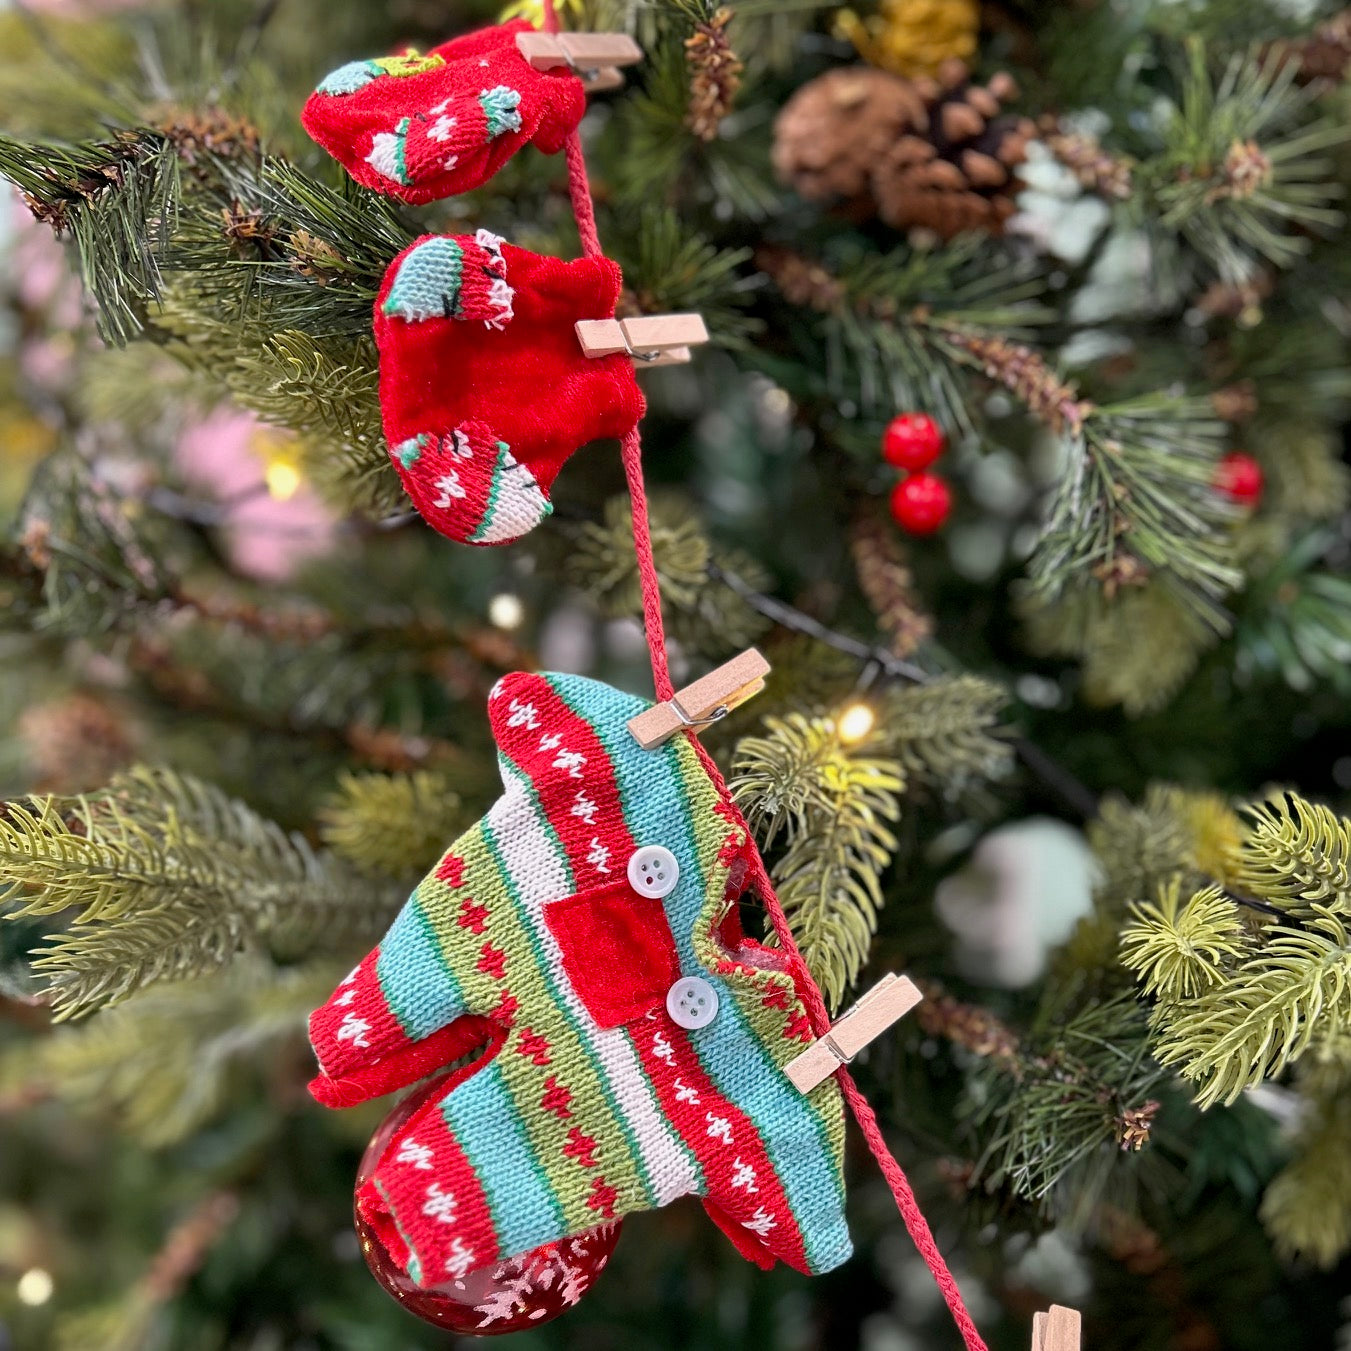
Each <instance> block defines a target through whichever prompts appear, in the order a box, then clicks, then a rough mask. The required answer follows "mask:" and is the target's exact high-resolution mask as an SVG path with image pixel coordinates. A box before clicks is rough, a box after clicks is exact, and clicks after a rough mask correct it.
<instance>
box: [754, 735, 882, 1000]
mask: <svg viewBox="0 0 1351 1351" xmlns="http://www.w3.org/2000/svg"><path fill="white" fill-rule="evenodd" d="M866 749H867V743H863V744H860V745H859V746H846V745H845V744H844V743H843V742H842V741H841V740H840V736H839V733H838V731H837V730H836V727H835V724H834V723H833V722H831V721H829V720H828V719H824V718H808V717H806V716H805V715H803V714H801V713H797V714H792V715H790V716H789V717H787V718H783V719H779V718H767V719H766V720H765V735H763V736H746V737H742V738H741V740H740V741H739V742H738V743H737V747H736V756H735V758H734V760H733V763H732V776H733V777H732V791H733V794H734V795H735V797H736V799H737V801H738V802H739V803H740V804H741V806H742V808H743V810H744V811H745V813H746V817H747V820H748V821H749V822H750V824H751V826H752V828H753V829H755V830H757V832H758V834H759V836H760V839H761V841H762V842H763V843H764V844H765V845H766V846H769V845H772V844H774V843H775V842H776V841H778V839H779V837H780V836H782V838H783V851H782V853H781V854H780V856H779V858H778V859H777V860H776V861H775V863H774V864H773V866H772V868H771V870H770V871H771V876H772V877H773V880H774V884H775V887H776V889H777V890H778V893H779V900H780V901H781V902H782V903H783V908H784V913H785V914H786V915H787V917H788V922H789V925H790V927H791V928H792V930H793V937H794V938H795V939H796V940H797V945H798V947H799V949H800V950H801V952H802V955H803V957H804V958H805V959H806V962H807V966H808V968H809V969H810V970H811V973H812V975H813V976H814V977H815V979H816V981H817V983H818V984H819V985H820V986H821V990H822V993H823V994H824V995H825V998H826V1003H827V1004H828V1005H830V1006H831V1007H832V1008H834V1007H838V1006H839V1004H840V1003H841V1001H842V1000H843V999H844V997H845V994H846V993H847V991H848V989H849V987H850V986H851V985H852V984H853V982H854V981H855V980H856V979H857V978H858V974H859V972H860V971H861V970H862V969H863V966H864V964H865V963H866V962H867V960H868V952H869V949H870V947H871V945H872V937H873V934H874V933H875V932H876V929H877V914H878V911H879V910H880V908H881V906H882V887H881V876H882V872H883V870H884V869H885V868H886V867H887V865H888V864H889V863H890V861H891V856H892V854H893V852H894V851H895V849H896V837H895V835H894V834H893V833H892V831H891V829H890V827H889V825H888V822H894V821H896V820H897V819H898V818H899V816H900V802H899V797H900V793H901V790H902V788H903V787H904V784H905V780H904V776H903V774H902V771H901V766H900V764H899V763H898V762H896V761H894V760H890V759H885V758H882V757H879V756H875V755H870V754H866V753H865V750H866Z"/></svg>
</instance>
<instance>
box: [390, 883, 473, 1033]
mask: <svg viewBox="0 0 1351 1351" xmlns="http://www.w3.org/2000/svg"><path fill="white" fill-rule="evenodd" d="M375 974H376V977H377V979H378V980H379V981H380V989H381V991H382V992H383V993H384V996H385V1002H386V1003H387V1004H388V1005H389V1007H390V1010H391V1011H392V1012H393V1014H394V1016H395V1017H396V1018H397V1019H398V1020H399V1026H400V1027H402V1028H403V1031H404V1035H405V1036H406V1037H408V1038H409V1040H411V1041H421V1040H422V1038H423V1037H430V1036H431V1034H432V1033H433V1032H439V1031H440V1030H441V1029H442V1028H443V1027H446V1026H448V1025H449V1024H450V1023H452V1022H453V1021H454V1020H455V1019H456V1018H458V1017H459V1016H460V1015H461V1014H462V1013H466V1012H468V1010H467V1009H466V1008H465V1003H464V996H463V995H462V994H461V992H460V989H459V986H458V985H457V984H456V982H455V977H454V975H453V974H452V972H451V970H450V967H449V966H448V965H447V964H446V961H445V958H444V956H443V954H442V952H441V945H440V944H439V943H438V942H437V941H436V935H435V933H434V932H433V930H432V926H431V922H430V921H429V920H428V918H427V916H426V914H425V912H424V911H423V909H422V904H421V902H420V901H419V900H418V896H417V892H414V893H413V894H412V895H411V896H410V897H409V898H408V902H407V904H406V905H405V906H404V907H403V909H402V910H400V911H399V913H398V916H397V917H396V918H395V920H394V923H393V924H391V925H390V928H389V932H388V933H387V934H386V935H385V937H384V940H383V941H382V942H381V944H380V955H379V956H378V957H377V958H376V960H375Z"/></svg>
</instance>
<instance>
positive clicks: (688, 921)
mask: <svg viewBox="0 0 1351 1351" xmlns="http://www.w3.org/2000/svg"><path fill="white" fill-rule="evenodd" d="M546 679H547V680H548V681H549V683H550V684H551V685H552V686H553V687H554V689H555V690H556V691H557V692H558V694H559V695H560V697H562V699H563V700H564V702H565V703H567V704H568V706H569V707H570V708H572V710H573V711H574V712H575V713H576V714H577V715H578V716H579V717H583V718H585V719H586V720H587V722H589V723H591V724H592V725H593V726H594V728H595V731H596V735H597V736H598V738H599V739H600V741H601V744H602V745H603V746H604V747H605V749H606V752H607V753H608V755H609V758H610V763H611V765H612V766H613V769H614V773H615V778H616V780H617V782H618V784H619V792H620V800H621V802H622V804H623V807H624V816H625V819H626V821H627V822H628V827H629V832H630V834H632V836H633V838H634V840H635V841H636V842H637V843H638V844H639V845H644V844H662V845H665V846H666V848H668V849H669V850H671V852H672V853H673V854H674V855H675V856H676V862H677V863H678V864H679V866H680V881H679V883H678V884H677V886H676V889H675V891H674V892H672V893H671V895H669V896H667V897H666V899H665V901H664V904H665V906H666V914H667V917H668V919H669V920H670V922H671V931H672V933H673V934H674V935H675V941H676V950H677V952H678V953H679V955H680V969H681V971H682V972H683V973H684V974H686V975H698V976H701V977H703V979H705V980H706V981H708V983H709V984H710V985H712V986H713V988H714V990H715V991H716V992H717V995H718V1000H719V1006H718V1016H717V1017H716V1018H715V1019H714V1020H713V1022H712V1023H710V1024H709V1025H708V1026H707V1027H704V1028H700V1029H698V1030H696V1031H693V1032H691V1033H690V1044H691V1045H692V1046H693V1047H694V1049H695V1051H696V1053H697V1054H698V1057H699V1061H700V1064H701V1065H702V1066H703V1068H704V1071H705V1073H707V1075H708V1077H709V1078H710V1079H711V1080H712V1082H713V1084H714V1085H715V1087H716V1088H717V1089H718V1091H719V1092H720V1093H721V1094H722V1095H723V1096H724V1097H726V1098H729V1099H730V1100H731V1101H732V1102H734V1103H736V1105H737V1106H738V1107H740V1108H741V1110H742V1111H744V1112H745V1113H746V1115H747V1116H749V1117H750V1118H751V1119H752V1120H753V1121H755V1122H756V1123H757V1124H759V1125H760V1127H761V1134H762V1138H763V1139H764V1142H765V1146H766V1149H767V1151H768V1153H769V1157H770V1160H771V1162H772V1163H773V1165H774V1167H775V1170H776V1172H777V1173H778V1176H779V1180H780V1182H781V1183H782V1185H783V1188H784V1191H785V1192H786V1193H787V1196H788V1202H789V1205H790V1206H791V1207H792V1209H793V1213H794V1216H795V1218H796V1220H797V1222H798V1226H799V1228H800V1229H801V1231H802V1237H803V1242H804V1244H805V1246H806V1251H807V1260H808V1263H809V1264H810V1266H811V1268H812V1270H814V1271H828V1270H830V1269H831V1268H832V1267H835V1266H838V1265H839V1264H840V1263H841V1262H843V1261H844V1260H845V1259H846V1258H847V1257H848V1256H849V1254H850V1253H851V1252H852V1251H853V1245H852V1244H851V1242H850V1239H849V1231H848V1228H847V1226H846V1225H845V1223H844V1218H843V1208H844V1206H843V1202H844V1197H843V1183H842V1179H841V1178H840V1176H839V1171H838V1170H837V1169H836V1168H835V1166H834V1154H833V1151H832V1149H831V1146H830V1142H829V1140H828V1139H827V1137H826V1133H825V1130H824V1126H823V1123H822V1121H821V1119H820V1117H818V1116H817V1114H816V1113H815V1112H814V1111H813V1110H812V1108H811V1106H810V1104H809V1103H808V1102H807V1100H806V1099H805V1098H804V1097H803V1096H802V1095H801V1094H800V1093H798V1091H797V1090H796V1089H795V1088H793V1086H792V1085H791V1084H790V1083H789V1081H788V1079H787V1078H786V1077H785V1075H784V1073H783V1071H782V1070H781V1069H780V1068H779V1067H778V1066H777V1065H776V1064H775V1063H774V1061H773V1060H772V1059H771V1058H770V1055H769V1053H768V1051H767V1050H766V1049H765V1048H764V1046H763V1045H762V1044H761V1042H760V1041H759V1039H758V1038H757V1037H756V1036H755V1033H754V1032H753V1031H752V1030H751V1028H750V1026H749V1025H748V1024H747V1023H746V1021H745V1019H744V1017H743V1016H742V1014H741V1011H740V1009H739V1008H738V1007H737V1003H736V1000H735V998H734V997H733V995H732V991H731V990H730V988H729V987H728V985H727V983H726V982H725V981H724V980H723V979H722V978H721V977H720V976H718V975H716V974H715V973H714V972H712V971H710V970H708V969H707V968H706V967H702V966H701V965H700V964H699V962H698V960H697V959H696V957H695V955H694V943H693V931H694V925H695V923H696V921H697V920H698V918H699V915H700V913H701V911H702V910H703V905H704V897H705V891H706V887H707V878H706V877H705V875H704V869H703V866H702V863H701V860H700V858H699V851H698V847H697V845H696V842H695V838H694V831H693V821H692V818H691V805H690V802H689V800H688V798H687V797H686V794H685V788H684V780H683V776H682V774H681V770H680V765H679V761H678V759H677V750H676V743H675V742H670V743H668V744H667V745H665V746H663V747H662V748H660V749H659V750H655V751H645V750H643V749H642V748H641V747H640V746H639V745H638V743H637V741H635V740H634V739H633V737H632V736H631V735H630V734H629V731H628V720H629V719H630V718H631V717H633V716H635V715H636V714H638V713H641V712H642V711H643V710H644V709H645V708H647V706H648V705H647V703H646V702H645V701H644V700H641V699H638V698H635V697H633V696H629V695H624V694H622V693H621V692H619V691H617V690H612V689H610V688H609V687H608V686H604V685H601V684H600V683H599V682H593V681H586V680H583V679H581V678H579V677H575V676H571V677H570V676H555V675H548V676H546ZM700 772H701V773H702V770H700Z"/></svg>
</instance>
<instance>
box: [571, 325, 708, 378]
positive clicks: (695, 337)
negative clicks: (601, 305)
mask: <svg viewBox="0 0 1351 1351" xmlns="http://www.w3.org/2000/svg"><path fill="white" fill-rule="evenodd" d="M576 328H577V340H578V341H579V342H580V343H581V344H582V351H583V353H585V355H587V356H589V357H606V356H613V355H614V353H616V352H627V353H628V354H629V355H630V356H631V357H632V358H633V359H634V361H640V362H642V363H643V364H644V365H647V366H674V365H676V364H677V363H679V362H685V361H688V360H689V359H690V348H691V347H693V346H695V345H696V344H697V343H703V342H707V341H708V329H707V328H706V327H705V325H704V316H703V315H702V314H646V315H641V316H639V317H638V318H636V319H581V320H578V322H577V325H576Z"/></svg>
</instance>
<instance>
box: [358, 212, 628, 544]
mask: <svg viewBox="0 0 1351 1351" xmlns="http://www.w3.org/2000/svg"><path fill="white" fill-rule="evenodd" d="M619 286H620V275H619V268H618V266H617V265H616V264H615V263H613V262H611V261H610V260H609V259H608V258H578V259H576V260H574V261H572V262H564V261H562V260H561V259H559V258H550V257H546V256H545V255H543V254H538V253H531V252H529V251H528V250H526V249H518V248H516V247H515V245H512V244H508V243H506V242H505V241H503V240H502V239H499V238H498V237H497V236H496V235H494V234H491V233H490V232H489V231H487V230H479V231H478V232H477V233H476V234H473V235H425V236H424V237H423V238H421V239H419V240H417V241H416V242H415V243H413V244H411V245H409V247H408V248H406V249H405V250H404V251H403V252H402V253H401V254H399V256H398V257H397V258H395V259H394V261H393V262H392V263H391V264H390V265H389V268H388V270H387V271H386V273H385V280H384V283H383V285H382V286H381V288H380V293H379V295H378V296H377V297H376V302H375V341H376V344H377V346H378V347H379V350H380V409H381V414H382V416H383V419H384V428H385V439H386V441H387V442H388V445H389V453H390V458H391V459H392V460H393V462H394V467H395V468H396V469H397V470H398V472H399V477H400V478H401V479H402V480H403V485H404V488H405V489H406V490H407V492H408V495H409V497H411V498H412V500H413V504H414V505H415V506H416V507H417V509H418V511H419V512H420V513H421V514H422V516H423V518H424V519H425V520H426V521H427V523H428V524H429V525H430V526H432V527H433V529H436V530H439V531H440V532H441V533H442V534H443V535H447V536H449V537H450V538H451V539H454V540H459V541H461V542H463V543H467V544H504V543H507V542H509V541H511V540H514V539H517V538H519V537H520V536H521V535H524V534H525V533H526V532H527V531H528V530H531V529H533V528H534V527H535V526H536V525H537V524H539V522H540V521H541V520H543V519H544V517H545V516H547V515H548V514H549V512H550V511H552V509H553V508H552V506H551V504H550V501H549V490H550V488H551V487H552V485H553V481H554V478H555V476H556V475H557V474H558V471H559V470H560V469H561V468H562V466H563V464H564V462H565V461H566V460H567V458H568V456H570V455H571V454H572V453H573V452H574V451H575V450H577V449H578V447H580V446H583V445H585V444H586V443H587V442H588V441H594V440H596V439H597V438H599V437H604V436H616V437H617V436H622V435H623V434H624V433H625V432H627V431H629V430H630V429H631V428H632V427H634V426H635V425H636V424H637V422H638V419H639V418H640V417H641V416H642V413H643V406H644V405H643V396H642V393H641V392H640V391H639V389H638V382H637V380H636V379H635V378H634V374H633V362H632V361H631V360H630V359H629V358H628V356H626V355H625V354H623V353H616V354H615V355H613V356H605V357H594V358H588V357H586V356H584V355H583V353H582V350H581V346H580V344H579V343H578V341H577V333H576V329H575V327H574V325H575V324H576V323H577V321H578V320H579V319H608V318H611V317H612V316H613V315H614V312H615V301H616V300H617V299H618V297H619Z"/></svg>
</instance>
